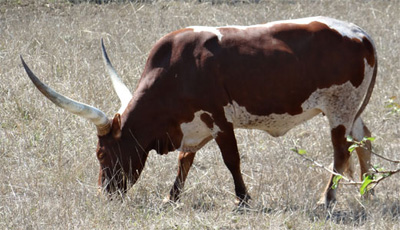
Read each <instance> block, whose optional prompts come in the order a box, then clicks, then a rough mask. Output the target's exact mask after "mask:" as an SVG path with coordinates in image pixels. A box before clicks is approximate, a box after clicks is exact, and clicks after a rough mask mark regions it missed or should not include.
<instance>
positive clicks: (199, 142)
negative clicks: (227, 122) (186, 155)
mask: <svg viewBox="0 0 400 230" xmlns="http://www.w3.org/2000/svg"><path fill="white" fill-rule="evenodd" d="M202 114H208V115H209V116H210V117H212V114H211V113H209V112H206V111H203V110H200V111H197V112H196V113H195V114H194V118H193V120H192V121H191V122H187V123H182V124H181V131H182V134H183V137H182V141H181V145H180V147H179V148H178V150H179V151H186V152H196V151H197V150H199V149H200V148H201V147H203V146H204V145H205V144H206V143H207V142H208V141H210V140H211V139H212V138H216V137H217V135H218V132H220V131H221V130H220V128H219V127H218V126H217V125H215V124H213V126H212V127H211V128H209V127H208V126H207V124H205V123H204V122H203V121H202V120H201V118H200V116H201V115H202Z"/></svg>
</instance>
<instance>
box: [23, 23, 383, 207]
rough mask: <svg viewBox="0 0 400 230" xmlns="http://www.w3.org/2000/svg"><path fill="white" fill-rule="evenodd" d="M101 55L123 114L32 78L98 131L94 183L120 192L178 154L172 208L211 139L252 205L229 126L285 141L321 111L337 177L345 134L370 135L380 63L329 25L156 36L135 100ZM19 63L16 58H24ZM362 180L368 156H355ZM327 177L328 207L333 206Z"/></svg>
mask: <svg viewBox="0 0 400 230" xmlns="http://www.w3.org/2000/svg"><path fill="white" fill-rule="evenodd" d="M102 48H103V56H104V60H105V63H106V66H107V70H108V71H109V73H110V75H111V78H112V82H113V85H114V87H115V89H116V92H117V93H118V95H119V97H120V99H121V102H122V107H121V109H120V111H119V112H118V113H117V114H116V115H115V116H114V118H113V119H109V118H107V116H106V115H105V114H104V113H103V112H101V111H100V110H98V109H96V108H93V107H90V106H87V105H85V104H82V103H79V102H75V101H72V100H71V99H68V98H65V97H63V96H62V95H59V94H58V93H56V92H54V91H53V90H51V89H50V88H48V87H47V86H46V85H44V84H43V83H41V82H40V80H38V79H37V78H36V77H35V75H34V74H33V73H32V72H31V70H30V69H29V68H28V66H27V65H26V64H25V62H24V61H23V60H22V63H23V65H24V67H25V70H26V72H27V73H28V75H29V77H30V78H31V80H32V81H33V82H34V84H35V85H36V86H37V87H38V88H39V90H40V91H41V92H42V93H43V94H45V96H46V97H48V98H49V99H50V100H52V101H53V102H54V103H55V104H57V105H58V106H61V107H62V108H64V109H66V110H68V111H70V112H72V113H75V114H78V115H80V116H83V117H85V118H87V119H89V120H91V121H92V122H93V123H94V124H95V125H96V126H97V130H98V138H99V141H98V147H97V157H98V160H99V162H100V175H99V185H101V186H102V187H103V188H104V190H106V191H108V192H110V193H112V192H115V191H122V192H123V193H124V192H126V191H127V189H128V188H129V186H130V185H132V184H134V183H135V182H136V180H137V179H138V178H139V175H140V173H141V171H142V169H143V167H144V166H145V162H146V158H147V155H148V152H149V151H150V150H156V151H157V152H158V153H159V154H166V153H168V152H170V151H174V150H179V151H180V154H179V169H178V175H177V177H176V180H175V183H174V186H173V187H172V189H171V191H170V196H169V198H170V199H171V200H177V199H178V197H179V193H180V191H181V190H182V189H183V185H184V183H185V179H186V176H187V174H188V171H189V169H190V167H191V165H192V162H193V159H194V157H195V153H196V151H198V150H199V149H200V148H201V147H202V146H204V145H205V144H206V143H207V142H208V141H210V140H212V139H215V141H216V142H217V144H218V147H219V148H220V150H221V153H222V157H223V160H224V162H225V164H226V166H227V167H228V169H229V170H230V172H231V173H232V176H233V181H234V184H235V192H236V196H237V198H238V199H239V201H241V203H243V202H246V201H247V200H248V199H249V194H248V192H247V189H246V186H245V183H244V181H243V178H242V174H241V169H240V158H239V152H238V147H237V143H236V139H235V134H234V129H235V128H248V129H260V130H264V131H266V132H268V133H269V134H271V135H272V136H281V135H284V134H285V133H286V132H287V131H288V130H290V129H291V128H293V127H295V126H296V125H298V124H300V123H302V122H304V121H306V120H308V119H310V118H312V117H314V116H315V115H317V114H319V113H323V114H325V115H326V117H327V118H328V121H329V125H330V127H331V139H332V144H333V149H334V166H333V167H334V170H335V171H336V172H338V173H343V172H344V171H345V170H346V168H347V167H348V164H349V157H350V153H349V151H348V146H349V143H347V142H346V136H347V135H352V136H353V137H354V138H355V139H358V140H360V139H361V138H363V137H364V136H369V135H370V132H369V131H368V129H367V127H366V126H365V125H364V123H363V121H362V120H361V118H360V114H361V113H362V112H363V110H364V108H365V107H366V105H367V103H368V101H369V99H370V96H371V93H372V90H373V87H374V83H375V77H376V73H377V57H376V51H375V48H374V43H373V41H372V39H371V38H370V36H369V35H368V34H367V33H366V32H364V31H363V30H362V29H361V28H359V27H358V26H356V25H354V24H351V23H347V22H343V21H339V20H336V19H332V18H327V17H312V18H303V19H296V20H288V21H278V22H272V23H267V24H262V25H253V26H227V27H188V28H185V29H181V30H178V31H175V32H172V33H170V34H167V35H166V36H164V37H162V38H161V39H160V40H159V41H158V42H157V43H156V44H155V46H154V47H153V48H152V49H151V51H150V55H149V57H148V59H147V62H146V66H145V69H144V71H143V74H142V77H141V79H140V81H139V83H138V86H137V89H136V91H135V93H134V94H133V96H132V94H131V93H130V92H129V90H128V89H127V88H126V86H125V85H124V84H123V83H122V81H121V80H120V79H119V78H118V76H117V74H116V72H115V70H114V68H113V67H112V65H111V63H110V61H109V59H108V57H107V54H106V52H105V49H104V45H103V44H102ZM21 59H22V58H21ZM357 154H358V157H359V161H360V164H361V175H363V174H364V173H368V171H369V170H370V152H369V151H368V150H365V149H357ZM331 184H332V177H331V179H330V182H329V183H328V186H327V188H326V191H325V193H324V199H325V204H326V205H329V204H330V203H331V202H332V201H334V200H335V199H336V196H335V190H333V189H332V188H331Z"/></svg>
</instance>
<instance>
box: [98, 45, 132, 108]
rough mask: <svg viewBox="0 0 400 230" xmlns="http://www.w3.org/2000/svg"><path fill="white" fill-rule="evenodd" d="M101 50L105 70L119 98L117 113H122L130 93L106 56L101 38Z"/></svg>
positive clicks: (130, 97) (129, 98)
mask: <svg viewBox="0 0 400 230" xmlns="http://www.w3.org/2000/svg"><path fill="white" fill-rule="evenodd" d="M101 50H102V53H103V60H104V65H105V66H106V69H107V72H108V74H109V75H110V78H111V81H112V84H113V86H114V90H115V92H116V93H117V95H118V97H119V100H120V101H121V108H120V109H119V110H118V113H119V114H122V112H124V110H125V109H126V106H127V105H128V103H129V101H130V100H131V99H132V93H131V92H130V91H129V89H128V87H126V85H125V84H124V83H123V82H122V80H121V78H120V77H119V76H118V74H117V71H115V69H114V67H113V66H112V64H111V62H110V59H109V58H108V55H107V52H106V48H105V47H104V42H103V39H101Z"/></svg>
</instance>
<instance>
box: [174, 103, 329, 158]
mask: <svg viewBox="0 0 400 230" xmlns="http://www.w3.org/2000/svg"><path fill="white" fill-rule="evenodd" d="M224 112H225V116H226V119H227V121H228V122H231V123H233V127H234V128H246V129H259V130H264V131H266V132H268V133H269V134H270V135H272V136H274V137H277V136H282V135H284V134H285V133H286V132H287V131H289V130H290V129H292V128H293V127H295V126H296V125H298V124H300V123H302V122H304V121H306V120H308V119H310V118H312V117H314V116H315V115H317V114H318V113H320V112H321V110H319V109H314V108H313V109H308V110H306V111H305V112H303V113H301V114H298V115H294V116H292V115H289V114H271V115H268V116H258V115H253V114H251V113H249V112H248V111H247V110H246V108H245V107H243V106H239V105H238V104H237V103H236V102H233V104H228V105H226V106H225V107H224ZM203 114H207V115H208V116H210V117H213V116H212V114H211V113H209V112H206V111H202V110H200V111H197V112H196V113H195V114H194V119H193V120H192V121H190V122H187V123H182V124H181V125H180V128H181V131H182V134H183V135H182V140H181V144H180V146H179V148H178V150H179V151H185V152H196V151H197V150H199V149H200V148H201V147H203V146H204V145H205V144H206V143H207V142H208V141H210V140H211V139H213V138H216V137H217V136H218V133H219V132H221V129H220V128H219V127H218V125H217V124H215V123H213V124H211V125H210V124H209V125H207V124H206V123H205V122H204V121H203V120H202V119H201V116H202V115H203Z"/></svg>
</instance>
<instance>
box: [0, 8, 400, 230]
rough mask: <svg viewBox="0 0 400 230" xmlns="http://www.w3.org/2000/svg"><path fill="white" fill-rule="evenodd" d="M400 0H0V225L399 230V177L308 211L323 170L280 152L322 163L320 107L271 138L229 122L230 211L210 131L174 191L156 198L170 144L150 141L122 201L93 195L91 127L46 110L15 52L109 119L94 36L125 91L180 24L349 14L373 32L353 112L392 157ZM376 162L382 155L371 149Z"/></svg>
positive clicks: (163, 185)
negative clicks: (232, 146) (234, 176)
mask: <svg viewBox="0 0 400 230" xmlns="http://www.w3.org/2000/svg"><path fill="white" fill-rule="evenodd" d="M399 9H400V2H399V1H344V0H342V1H332V2H331V1H322V0H315V1H311V0H309V1H283V0H282V1H261V2H260V3H259V4H247V3H244V4H211V3H201V4H199V3H197V2H195V1H193V2H191V1H162V2H156V3H152V4H149V3H147V4H142V3H124V4H107V5H94V4H87V3H83V4H77V5H72V4H70V3H67V2H65V1H57V0H53V1H51V0H47V1H46V0H35V1H28V0H2V1H0V63H1V64H0V105H1V107H0V175H1V176H0V228H1V229H70V228H78V229H108V228H111V229H125V228H126V229H330V228H333V229H399V228H400V197H399V194H400V179H399V176H397V175H396V176H394V177H392V178H389V179H387V180H386V181H385V182H383V183H382V184H380V185H379V186H378V187H377V190H376V195H375V198H374V200H373V201H370V202H361V201H360V198H359V194H358V192H357V188H355V187H345V186H342V187H340V191H339V193H338V195H339V203H338V205H337V206H336V208H335V209H334V210H333V212H332V213H331V215H329V214H328V215H327V214H326V213H322V212H320V210H318V209H315V205H316V202H317V200H318V199H319V194H320V192H321V191H322V190H323V188H324V186H325V182H326V180H327V178H328V173H327V172H325V171H324V170H322V169H319V168H315V167H313V166H312V165H310V164H309V163H308V162H304V161H303V160H302V159H301V158H299V157H298V156H296V155H295V154H294V153H293V152H291V151H290V150H289V149H290V148H292V147H294V146H295V145H296V146H298V147H301V148H304V149H307V151H308V154H309V156H310V157H312V158H314V159H316V160H318V161H319V162H322V163H324V164H325V165H329V164H330V163H331V162H332V149H331V144H330V138H329V135H328V134H329V129H328V124H327V122H326V120H325V118H324V117H322V116H319V117H317V118H315V119H313V120H311V121H309V122H307V123H306V124H303V125H301V126H299V127H298V128H296V129H294V130H292V131H290V132H289V133H288V134H287V135H286V136H284V137H280V138H272V137H270V136H268V135H267V134H265V133H263V132H260V131H251V130H238V131H237V139H238V143H239V148H240V151H241V153H242V168H243V171H244V174H245V176H244V179H245V181H246V183H247V186H248V188H249V191H250V194H251V195H252V198H253V200H252V207H253V208H254V209H255V211H251V212H247V213H244V214H238V213H235V212H232V210H233V208H234V204H233V200H234V195H233V182H232V180H231V175H230V174H229V172H228V170H227V169H226V167H225V166H224V164H223V162H222V159H221V156H220V153H219V150H218V148H217V147H216V145H215V143H214V142H211V143H210V144H208V145H207V146H206V147H205V148H203V149H202V151H200V152H199V153H198V154H197V157H196V159H195V162H194V166H193V168H192V171H191V172H190V174H189V177H188V182H187V184H186V189H185V192H184V194H183V196H182V202H181V203H179V204H178V205H173V206H163V205H162V199H163V197H164V196H165V195H166V194H167V193H168V191H169V189H170V186H171V185H172V183H173V179H174V177H175V174H176V167H177V160H176V158H177V153H170V154H168V155H167V156H159V155H157V154H156V153H154V152H152V153H151V154H150V157H149V159H148V161H147V166H146V168H145V170H144V171H143V173H142V176H141V178H140V180H139V182H138V183H137V184H136V185H135V186H134V187H133V188H132V189H131V190H130V191H129V192H128V196H127V198H126V200H125V201H123V202H119V201H107V200H104V199H102V198H101V197H98V196H96V192H97V187H96V180H97V173H98V163H97V160H96V158H95V155H94V150H95V145H96V135H95V128H94V127H93V125H92V124H90V123H89V122H87V121H86V120H84V119H81V118H78V117H76V116H73V115H70V114H68V113H66V112H65V111H62V110H61V109H59V108H57V107H55V106H54V105H53V104H52V103H51V102H49V101H48V100H46V99H44V98H43V96H42V95H41V94H40V93H39V92H38V91H37V90H36V89H35V88H34V87H33V85H32V84H31V82H30V81H29V79H28V78H27V76H26V74H25V72H24V70H23V68H22V65H21V62H20V59H19V55H20V54H21V55H23V56H24V58H25V60H26V61H27V63H28V64H29V65H30V67H31V68H32V69H33V70H34V72H35V73H36V74H37V75H38V76H39V77H40V78H41V79H42V80H43V81H44V82H46V83H47V84H49V85H50V86H52V87H53V88H54V89H56V90H58V91H60V92H62V93H63V94H65V95H68V96H69V97H71V98H74V99H76V100H79V101H82V102H85V103H88V104H91V105H95V106H96V107H99V108H100V109H102V110H103V111H105V112H106V113H107V114H109V115H110V116H111V115H113V113H114V112H115V111H117V109H118V108H119V104H118V103H119V101H118V98H117V96H116V95H115V93H114V92H113V90H112V87H111V85H110V81H109V79H108V78H107V76H106V75H105V72H104V68H103V63H102V60H101V51H100V38H104V39H105V43H106V46H107V48H108V52H109V55H110V58H111V60H112V62H113V63H114V66H115V67H116V69H117V70H118V71H119V73H120V75H121V76H122V78H123V79H124V82H125V83H126V84H127V85H128V87H129V88H130V89H132V90H133V89H135V86H136V83H137V80H138V77H139V76H140V74H141V71H142V69H143V66H144V62H145V59H146V57H147V54H148V52H149V50H150V48H151V46H152V44H154V43H155V41H157V39H159V38H160V37H161V36H163V35H164V34H166V33H167V32H170V31H173V30H175V29H178V28H182V27H186V26H191V25H209V26H217V25H231V24H236V25H249V24H256V23H264V22H268V21H273V20H279V19H289V18H298V17H305V16H315V15H326V16H331V17H335V18H339V19H343V20H346V21H351V22H354V23H356V24H358V25H360V26H361V27H363V28H364V29H365V30H366V31H368V32H369V33H370V34H371V36H372V37H373V38H374V39H375V42H376V46H377V50H378V55H379V71H378V79H377V84H376V87H375V91H374V93H373V97H372V99H371V102H370V104H369V106H368V107H367V109H366V111H365V112H364V115H363V117H364V120H365V122H366V123H367V124H368V126H369V128H370V129H371V130H372V131H373V135H374V136H375V137H377V140H376V141H375V143H374V148H375V151H376V152H379V153H381V154H383V155H386V156H388V157H390V158H400V155H399V154H398V151H399V148H400V144H399V141H398V140H399V137H400V133H399V124H398V123H399V122H398V121H399V119H400V118H399V117H398V116H397V115H395V114H390V113H388V109H386V108H385V102H386V101H387V100H388V98H389V97H390V96H393V95H399V87H398V86H399V83H400V82H399V79H400V78H399V75H400V73H399V69H400V68H399V50H400V45H399V44H400V34H399V31H400V23H399V21H400V10H399ZM374 162H375V163H377V164H380V165H382V166H384V167H385V168H388V169H389V168H395V167H398V166H396V165H392V164H389V163H386V162H383V161H382V160H380V159H377V158H374Z"/></svg>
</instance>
